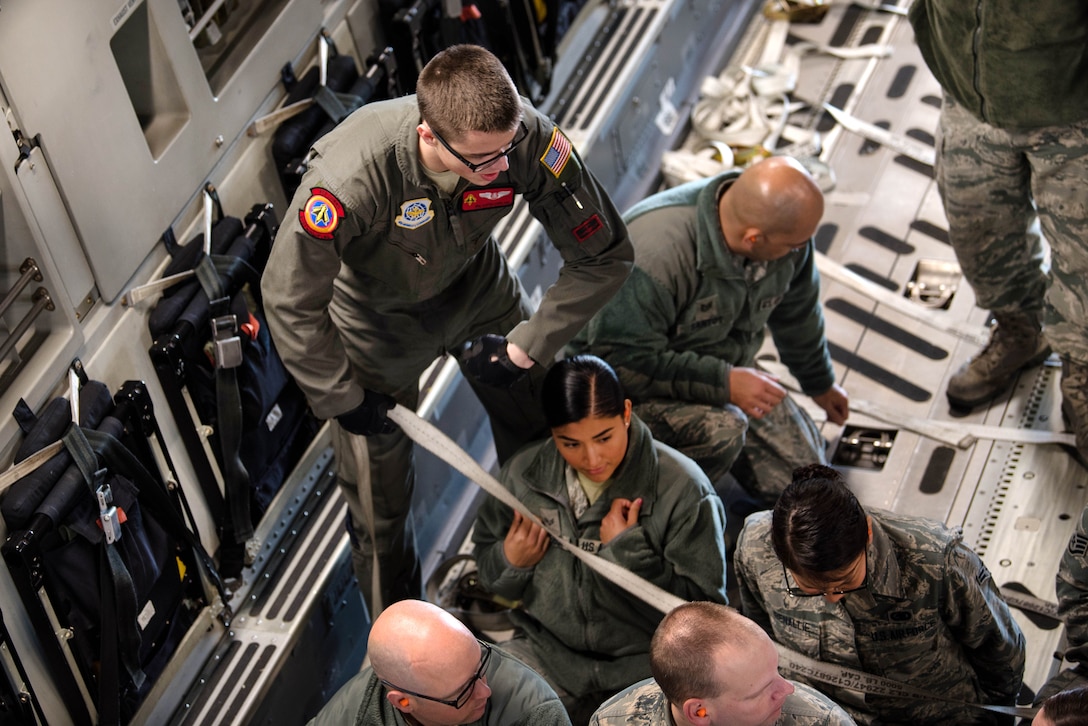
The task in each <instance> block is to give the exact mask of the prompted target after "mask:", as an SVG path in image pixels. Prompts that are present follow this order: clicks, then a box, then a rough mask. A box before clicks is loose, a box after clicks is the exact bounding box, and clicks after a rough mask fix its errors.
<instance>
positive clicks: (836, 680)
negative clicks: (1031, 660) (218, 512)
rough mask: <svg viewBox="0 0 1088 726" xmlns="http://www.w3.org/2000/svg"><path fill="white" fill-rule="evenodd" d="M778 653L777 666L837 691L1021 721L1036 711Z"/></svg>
mask: <svg viewBox="0 0 1088 726" xmlns="http://www.w3.org/2000/svg"><path fill="white" fill-rule="evenodd" d="M774 646H775V648H776V649H777V650H778V667H779V668H785V669H786V670H789V671H791V672H793V673H796V674H798V675H802V676H807V677H808V678H811V679H812V680H814V681H819V682H821V683H827V684H829V685H832V686H838V687H840V688H848V689H850V690H852V691H859V692H861V693H865V694H867V695H872V696H890V697H892V698H907V699H911V700H916V701H941V702H943V703H955V704H961V705H964V706H969V707H971V708H976V709H980V710H983V711H993V712H994V713H1003V714H1006V715H1009V716H1019V717H1020V718H1032V717H1034V716H1035V711H1036V710H1037V709H1035V708H1030V707H1019V706H997V705H992V704H986V703H967V702H965V701H962V700H960V699H958V698H944V697H943V696H939V695H937V694H936V693H932V692H930V691H923V690H922V689H920V688H915V687H914V686H909V685H907V684H905V683H900V682H899V681H893V680H891V679H890V678H883V677H881V676H876V675H873V674H872V673H865V672H864V671H859V670H857V669H856V668H850V667H849V666H843V665H836V664H833V663H824V662H823V661H819V660H816V659H815V658H810V657H808V656H807V655H803V654H801V653H798V652H797V651H795V650H791V649H789V648H787V647H786V646H784V645H782V644H780V643H775V644H774Z"/></svg>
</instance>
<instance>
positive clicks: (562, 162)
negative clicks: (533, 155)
mask: <svg viewBox="0 0 1088 726" xmlns="http://www.w3.org/2000/svg"><path fill="white" fill-rule="evenodd" d="M570 153H571V146H570V139H568V138H567V137H566V136H564V135H563V132H562V131H560V130H559V127H558V126H556V127H554V128H553V129H552V140H551V141H550V142H549V143H548V148H547V149H545V151H544V155H543V156H541V157H540V163H541V164H543V165H544V166H546V167H548V171H550V172H551V173H552V174H554V175H555V178H556V179H558V178H559V175H560V174H562V173H563V169H564V167H566V165H567V162H568V161H569V160H570Z"/></svg>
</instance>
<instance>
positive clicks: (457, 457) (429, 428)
mask: <svg viewBox="0 0 1088 726" xmlns="http://www.w3.org/2000/svg"><path fill="white" fill-rule="evenodd" d="M389 418H390V420H391V421H393V423H395V424H397V425H398V426H400V427H401V429H403V431H404V433H406V434H408V436H409V437H410V438H411V439H412V440H413V441H415V442H416V443H417V444H419V445H420V446H422V447H423V448H425V449H427V450H428V451H430V452H431V453H433V454H434V455H435V456H437V457H439V458H440V459H442V460H443V461H445V462H446V463H447V464H449V465H450V466H452V467H453V468H454V469H456V470H457V471H459V472H461V473H462V474H464V475H465V476H467V477H468V478H469V479H471V480H472V481H474V482H476V483H477V484H478V485H479V486H480V487H481V488H482V489H483V490H484V491H485V492H487V493H488V494H490V495H491V496H493V497H495V498H496V499H498V500H499V501H500V502H502V503H503V504H505V505H506V506H508V507H510V508H511V509H513V510H515V511H518V512H520V513H521V514H522V516H524V517H526V518H527V519H528V520H529V521H531V522H533V523H534V524H536V525H537V526H540V527H543V528H544V529H545V530H546V531H547V532H548V534H550V535H551V536H552V539H553V540H555V541H556V542H558V543H559V545H560V546H561V547H563V549H565V550H567V551H568V552H570V553H571V554H573V555H574V556H575V557H577V558H578V559H580V560H582V562H584V563H585V564H586V566H587V567H589V568H591V569H592V570H594V571H596V572H598V573H600V574H601V576H602V577H605V578H606V579H608V580H609V581H610V582H612V583H614V584H616V585H619V586H620V587H622V588H623V589H624V590H626V591H627V592H629V593H630V594H632V595H634V596H635V597H637V598H638V599H640V600H642V601H643V602H645V603H646V604H647V605H650V606H651V607H654V608H656V609H657V610H659V611H661V612H662V613H668V612H669V611H670V610H672V609H673V608H675V607H676V606H677V605H682V604H684V603H685V602H687V601H686V600H684V599H682V598H679V597H677V596H676V595H673V594H672V593H669V592H666V591H664V590H662V589H661V588H660V587H658V586H657V585H655V584H653V583H652V582H650V581H648V580H646V579H644V578H642V577H640V576H638V575H636V574H635V573H633V572H631V571H630V570H628V569H627V568H626V567H623V566H622V565H618V564H616V563H615V562H612V561H611V560H606V559H604V558H603V557H598V556H597V555H595V554H591V553H589V552H584V551H583V550H582V549H581V548H580V547H578V546H577V545H576V544H574V543H572V542H569V541H567V539H566V537H564V536H563V535H562V534H560V533H559V532H556V531H554V530H552V529H549V528H548V527H545V526H544V523H543V522H541V521H540V518H539V517H537V516H536V515H535V514H533V513H532V512H531V511H529V509H528V508H527V507H526V506H525V505H524V504H522V503H521V501H520V500H518V498H517V497H515V496H514V495H513V494H511V493H510V492H509V491H507V489H506V487H504V486H503V485H502V484H500V483H499V481H498V480H497V479H495V477H493V476H491V474H490V473H488V472H487V471H485V470H484V468H483V467H482V466H480V465H479V464H478V463H476V461H475V460H474V459H473V458H472V457H471V456H469V455H468V454H467V453H465V451H464V449H462V448H461V447H460V446H458V445H457V444H456V443H455V442H454V441H453V440H452V439H450V438H449V437H448V436H446V434H444V433H443V432H442V431H441V430H440V429H438V428H437V427H435V426H434V425H433V424H430V423H428V422H427V421H424V420H423V419H422V418H420V417H419V416H417V415H416V414H415V412H414V411H411V410H409V409H407V408H405V407H404V406H394V407H393V408H392V409H390V411H389Z"/></svg>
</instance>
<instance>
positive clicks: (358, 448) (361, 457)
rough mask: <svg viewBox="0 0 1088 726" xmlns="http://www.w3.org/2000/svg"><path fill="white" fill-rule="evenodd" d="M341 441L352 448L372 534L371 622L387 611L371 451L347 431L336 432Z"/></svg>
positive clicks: (361, 437)
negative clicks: (383, 599) (383, 598)
mask: <svg viewBox="0 0 1088 726" xmlns="http://www.w3.org/2000/svg"><path fill="white" fill-rule="evenodd" d="M333 435H335V436H339V437H340V441H341V442H343V441H344V440H347V441H348V442H349V443H348V446H350V447H351V456H352V458H353V459H354V460H355V480H356V484H355V491H356V492H357V494H358V496H359V505H360V506H361V507H362V509H363V512H364V514H365V516H366V528H367V531H368V532H370V552H371V563H370V603H369V605H370V608H371V609H372V610H373V611H374V612H372V613H370V621H371V622H374V620H375V619H376V618H377V617H378V616H379V615H381V612H382V610H384V609H385V603H384V602H383V601H382V576H381V566H382V565H381V559H380V558H379V557H378V537H377V524H376V523H375V522H374V488H373V486H372V485H371V479H370V450H369V449H367V447H366V437H363V436H350V435H348V433H347V432H346V431H343V432H337V431H334V432H333Z"/></svg>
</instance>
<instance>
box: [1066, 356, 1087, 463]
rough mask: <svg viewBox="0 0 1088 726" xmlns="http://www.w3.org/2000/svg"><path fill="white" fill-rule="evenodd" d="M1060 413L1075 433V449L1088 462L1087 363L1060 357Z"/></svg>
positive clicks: (1083, 460)
mask: <svg viewBox="0 0 1088 726" xmlns="http://www.w3.org/2000/svg"><path fill="white" fill-rule="evenodd" d="M1062 413H1063V414H1065V418H1066V419H1068V421H1069V426H1070V428H1072V429H1073V433H1074V434H1076V435H1077V451H1078V452H1079V453H1080V457H1081V461H1082V462H1084V463H1086V464H1088V365H1085V364H1083V363H1077V362H1076V361H1072V360H1069V359H1068V358H1062Z"/></svg>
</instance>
